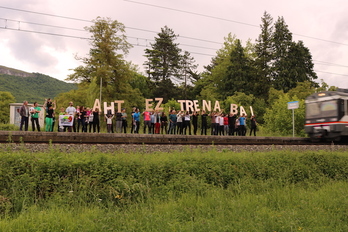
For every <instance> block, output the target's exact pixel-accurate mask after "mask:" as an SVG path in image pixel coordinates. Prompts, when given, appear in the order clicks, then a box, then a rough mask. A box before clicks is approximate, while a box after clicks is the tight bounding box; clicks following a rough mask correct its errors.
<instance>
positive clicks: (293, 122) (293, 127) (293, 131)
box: [292, 109, 295, 137]
mask: <svg viewBox="0 0 348 232" xmlns="http://www.w3.org/2000/svg"><path fill="white" fill-rule="evenodd" d="M292 137H295V116H294V109H292Z"/></svg>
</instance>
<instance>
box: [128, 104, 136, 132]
mask: <svg viewBox="0 0 348 232" xmlns="http://www.w3.org/2000/svg"><path fill="white" fill-rule="evenodd" d="M136 109H137V107H135V106H133V108H132V113H131V117H132V126H131V131H130V133H131V134H132V133H133V132H134V129H135V122H134V121H133V114H134V113H135V110H136Z"/></svg>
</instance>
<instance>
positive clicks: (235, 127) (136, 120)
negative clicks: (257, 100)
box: [18, 99, 257, 136]
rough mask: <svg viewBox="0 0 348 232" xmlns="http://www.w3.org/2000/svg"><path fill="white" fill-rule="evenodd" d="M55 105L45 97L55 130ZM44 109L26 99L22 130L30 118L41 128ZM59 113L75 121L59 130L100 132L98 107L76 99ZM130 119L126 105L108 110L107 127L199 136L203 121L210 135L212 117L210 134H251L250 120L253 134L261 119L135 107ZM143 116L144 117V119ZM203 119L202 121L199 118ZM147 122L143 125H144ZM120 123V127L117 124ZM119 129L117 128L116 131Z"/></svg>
mask: <svg viewBox="0 0 348 232" xmlns="http://www.w3.org/2000/svg"><path fill="white" fill-rule="evenodd" d="M55 108H56V103H55V102H52V101H51V99H45V103H44V109H45V112H46V114H45V123H46V127H45V131H47V132H49V131H53V128H54V125H55ZM40 111H41V108H40V107H38V104H37V102H35V103H34V104H33V106H32V107H29V106H28V102H27V101H24V103H23V106H22V107H21V108H20V109H19V111H18V112H19V114H20V115H21V124H20V130H22V129H23V126H24V130H26V131H27V130H28V121H29V118H31V122H32V130H33V131H35V127H36V129H37V131H40V124H39V113H40ZM59 115H69V116H72V118H73V122H72V125H71V126H62V125H59V124H60V123H58V131H59V132H66V131H68V132H80V129H81V132H90V133H91V132H92V129H93V132H94V133H100V115H101V112H100V111H99V109H98V108H96V109H95V110H92V109H91V108H88V107H84V106H77V107H76V108H75V107H74V104H73V102H69V106H68V107H67V108H64V107H61V108H60V111H59ZM130 118H131V119H128V115H127V113H126V109H125V108H123V109H122V110H121V111H120V112H119V111H117V112H116V113H114V114H113V113H112V112H111V110H108V112H107V114H105V115H104V120H105V122H106V130H107V132H108V133H114V132H116V133H127V128H128V122H127V121H128V120H131V126H130V128H131V130H130V133H139V130H140V126H141V125H142V126H143V133H144V134H146V133H149V134H180V135H186V134H188V135H191V134H192V130H191V125H192V127H193V134H194V135H197V132H198V122H199V121H200V123H201V124H200V134H201V135H207V131H208V121H209V120H210V125H209V127H210V129H211V130H210V131H211V132H210V134H211V135H239V136H245V135H246V133H247V126H246V121H247V120H250V136H251V135H252V134H253V135H254V136H256V128H257V122H256V118H255V116H254V115H252V116H251V117H250V118H248V117H247V115H245V114H242V115H240V116H239V117H238V115H236V114H232V113H230V114H224V113H223V112H211V113H207V112H205V111H202V112H196V111H194V112H189V111H178V112H177V111H176V110H174V109H173V110H170V112H169V115H168V116H167V115H166V113H165V112H159V111H157V110H145V111H143V112H140V110H139V108H137V107H133V109H132V113H131V115H130ZM141 119H143V120H141ZM199 119H200V120H199ZM141 121H143V124H141ZM115 125H116V126H115ZM114 128H115V130H114Z"/></svg>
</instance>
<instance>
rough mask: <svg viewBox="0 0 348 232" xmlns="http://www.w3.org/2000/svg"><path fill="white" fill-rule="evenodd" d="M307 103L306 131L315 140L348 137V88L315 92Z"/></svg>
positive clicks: (339, 139) (333, 139)
mask: <svg viewBox="0 0 348 232" xmlns="http://www.w3.org/2000/svg"><path fill="white" fill-rule="evenodd" d="M305 103H306V120H305V132H306V133H307V134H308V136H309V137H310V138H311V139H312V140H313V141H316V140H324V141H341V140H343V139H346V138H348V89H337V91H325V92H319V93H314V94H312V95H310V96H308V97H307V98H306V101H305Z"/></svg>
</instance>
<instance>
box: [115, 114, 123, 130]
mask: <svg viewBox="0 0 348 232" xmlns="http://www.w3.org/2000/svg"><path fill="white" fill-rule="evenodd" d="M116 133H122V112H119V111H117V112H116Z"/></svg>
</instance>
